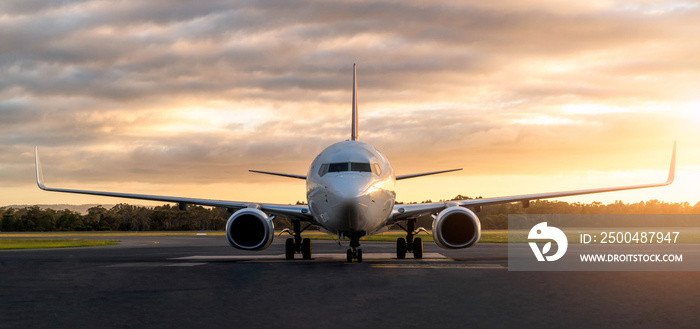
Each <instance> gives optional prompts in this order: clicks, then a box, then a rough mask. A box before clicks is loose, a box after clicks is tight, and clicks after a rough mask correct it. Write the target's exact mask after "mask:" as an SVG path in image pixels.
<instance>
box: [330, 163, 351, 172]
mask: <svg viewBox="0 0 700 329" xmlns="http://www.w3.org/2000/svg"><path fill="white" fill-rule="evenodd" d="M348 165H349V163H347V162H343V163H331V164H330V165H329V166H328V172H341V171H348V170H349V169H348Z"/></svg>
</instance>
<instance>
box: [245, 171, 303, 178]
mask: <svg viewBox="0 0 700 329" xmlns="http://www.w3.org/2000/svg"><path fill="white" fill-rule="evenodd" d="M248 171H250V172H254V173H258V174H265V175H274V176H282V177H289V178H296V179H306V176H303V175H292V174H282V173H278V172H269V171H260V170H248Z"/></svg>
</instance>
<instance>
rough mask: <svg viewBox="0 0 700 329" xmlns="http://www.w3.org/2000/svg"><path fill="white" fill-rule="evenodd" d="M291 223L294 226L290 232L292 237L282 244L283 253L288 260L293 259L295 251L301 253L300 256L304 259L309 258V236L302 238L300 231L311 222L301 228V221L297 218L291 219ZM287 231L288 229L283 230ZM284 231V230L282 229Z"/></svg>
mask: <svg viewBox="0 0 700 329" xmlns="http://www.w3.org/2000/svg"><path fill="white" fill-rule="evenodd" d="M292 224H293V226H294V232H293V233H290V234H292V235H293V236H294V237H293V238H288V239H287V241H286V242H285V244H284V255H285V258H287V259H288V260H292V259H294V254H295V253H301V257H302V258H304V259H311V240H310V239H309V238H306V239H302V238H301V233H302V232H304V231H306V229H307V228H309V227H310V226H311V224H309V225H307V226H306V227H304V229H301V222H299V221H298V220H293V221H292ZM285 231H287V232H289V230H285ZM283 232H284V231H283Z"/></svg>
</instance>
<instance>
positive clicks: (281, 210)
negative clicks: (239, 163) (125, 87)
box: [34, 147, 315, 222]
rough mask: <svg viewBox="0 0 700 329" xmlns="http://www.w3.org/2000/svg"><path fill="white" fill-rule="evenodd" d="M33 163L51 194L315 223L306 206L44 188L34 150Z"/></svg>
mask: <svg viewBox="0 0 700 329" xmlns="http://www.w3.org/2000/svg"><path fill="white" fill-rule="evenodd" d="M34 154H35V162H36V184H37V185H38V186H39V188H40V189H42V190H44V191H51V192H63V193H76V194H87V195H99V196H108V197H114V198H126V199H137V200H149V201H162V202H172V203H177V204H178V206H180V207H181V208H184V206H185V205H187V204H194V205H201V206H211V207H223V208H228V209H232V210H237V209H241V208H258V209H260V210H262V211H264V212H266V213H269V214H272V215H282V216H287V217H294V218H296V219H300V220H304V221H307V222H315V221H314V219H313V216H311V212H310V211H309V207H308V206H306V205H283V204H270V203H251V202H239V201H225V200H212V199H196V198H183V197H173V196H160V195H147V194H133V193H119V192H102V191H88V190H75V189H64V188H50V187H46V185H45V184H44V174H43V170H42V169H41V161H40V160H39V149H38V148H36V147H35V148H34Z"/></svg>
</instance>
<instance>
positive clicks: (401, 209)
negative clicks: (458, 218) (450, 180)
mask: <svg viewBox="0 0 700 329" xmlns="http://www.w3.org/2000/svg"><path fill="white" fill-rule="evenodd" d="M675 176H676V142H674V143H673V151H672V153H671V166H670V168H669V170H668V178H667V179H666V181H665V182H663V183H652V184H639V185H629V186H617V187H604V188H593V189H584V190H572V191H562V192H547V193H534V194H523V195H513V196H505V197H495V198H483V199H470V200H461V201H447V202H434V203H424V204H415V205H397V206H395V207H394V212H393V217H392V219H393V220H394V221H396V220H401V219H405V218H410V217H416V216H420V215H428V214H433V213H436V212H439V211H441V210H442V209H445V208H447V207H453V206H462V207H479V206H486V205H492V204H498V203H509V202H523V204H526V203H527V202H529V201H530V200H539V199H550V198H558V197H566V196H573V195H584V194H594V193H604V192H614V191H624V190H634V189H642V188H650V187H660V186H667V185H670V184H671V183H673V180H674V179H675Z"/></svg>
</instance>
